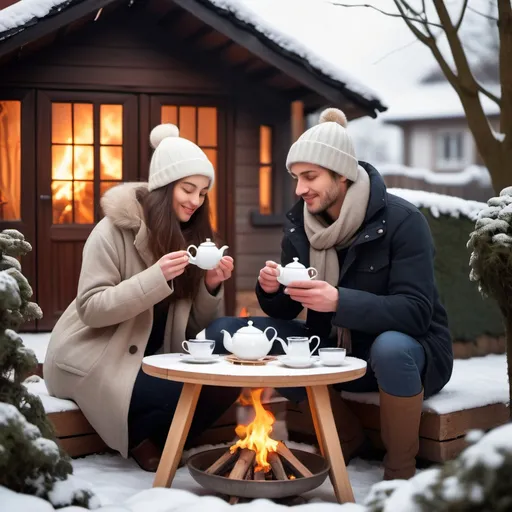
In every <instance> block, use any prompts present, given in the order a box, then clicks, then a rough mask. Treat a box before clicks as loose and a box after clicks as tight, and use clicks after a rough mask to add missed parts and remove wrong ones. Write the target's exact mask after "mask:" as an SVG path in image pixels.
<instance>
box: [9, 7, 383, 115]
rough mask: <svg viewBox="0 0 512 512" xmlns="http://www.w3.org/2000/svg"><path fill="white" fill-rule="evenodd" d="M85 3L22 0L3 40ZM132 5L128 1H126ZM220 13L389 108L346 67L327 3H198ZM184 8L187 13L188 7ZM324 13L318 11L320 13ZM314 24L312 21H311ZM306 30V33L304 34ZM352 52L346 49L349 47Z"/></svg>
mask: <svg viewBox="0 0 512 512" xmlns="http://www.w3.org/2000/svg"><path fill="white" fill-rule="evenodd" d="M83 1H85V0H19V1H18V2H17V3H15V4H13V5H11V6H9V7H7V8H5V9H3V10H2V11H0V41H1V40H2V39H5V38H7V37H11V36H12V35H15V34H16V33H18V32H20V31H22V30H24V29H25V28H27V27H29V26H32V25H34V24H35V23H37V21H38V20H41V19H43V18H45V17H48V16H51V15H54V14H56V13H59V12H61V11H63V10H64V9H66V8H68V7H71V6H72V5H74V4H77V3H81V2H83ZM126 1H127V3H131V2H130V0H126ZM196 1H197V3H199V4H201V5H203V6H205V7H207V8H209V9H212V10H214V11H215V12H216V13H217V14H219V15H221V16H224V17H225V18H228V19H231V21H232V22H235V23H237V24H238V25H242V26H243V28H244V29H246V30H251V31H253V33H255V34H256V36H257V37H258V38H260V39H263V40H264V42H265V43H271V44H273V45H276V46H277V47H278V48H279V49H280V51H281V52H284V53H285V54H286V55H287V56H289V57H291V58H292V59H296V60H298V59H300V60H301V61H303V63H305V64H306V68H309V69H308V71H309V72H311V73H315V74H317V75H319V76H321V77H323V79H325V80H327V81H330V84H331V85H334V86H335V87H338V88H339V90H340V92H342V93H343V94H346V95H347V96H348V97H350V96H351V95H352V97H353V98H355V101H356V103H357V98H361V99H363V100H364V101H365V102H369V103H370V108H371V109H375V110H378V111H384V110H386V106H384V105H383V103H382V101H381V99H380V97H379V95H378V94H377V93H376V92H375V91H374V90H373V89H371V88H370V87H368V86H366V85H365V84H363V83H362V82H361V81H359V80H358V79H356V78H355V75H358V73H357V72H356V73H353V72H350V71H347V70H346V69H345V68H344V66H343V53H344V52H343V51H340V52H333V51H332V49H333V48H337V47H338V44H337V29H339V27H337V26H336V23H335V21H336V20H334V22H333V20H331V19H330V16H329V15H328V11H327V10H326V9H331V10H332V9H334V11H337V9H336V8H334V7H333V6H332V5H330V4H329V3H328V2H325V1H324V0H196ZM184 7H185V8H187V9H189V8H190V7H189V6H188V5H185V4H184ZM319 10H320V12H319ZM312 17H313V18H314V19H316V22H313V24H312V23H310V20H311V19H312ZM305 26H307V30H305ZM347 51H348V49H347Z"/></svg>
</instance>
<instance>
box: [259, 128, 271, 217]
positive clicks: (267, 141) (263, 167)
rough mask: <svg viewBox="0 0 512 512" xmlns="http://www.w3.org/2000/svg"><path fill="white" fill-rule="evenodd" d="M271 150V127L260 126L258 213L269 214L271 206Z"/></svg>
mask: <svg viewBox="0 0 512 512" xmlns="http://www.w3.org/2000/svg"><path fill="white" fill-rule="evenodd" d="M273 166H274V159H273V151H272V128H271V127H270V126H265V125H262V126H260V163H259V191H260V197H259V205H260V214H262V215H270V214H272V213H273V208H272V192H273V191H272V180H273V174H274V173H273Z"/></svg>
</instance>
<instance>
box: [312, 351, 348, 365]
mask: <svg viewBox="0 0 512 512" xmlns="http://www.w3.org/2000/svg"><path fill="white" fill-rule="evenodd" d="M318 355H319V356H320V362H321V363H322V364H323V365H325V366H340V365H342V364H343V361H345V356H346V355H347V349H345V348H341V347H340V348H336V347H325V348H320V349H318Z"/></svg>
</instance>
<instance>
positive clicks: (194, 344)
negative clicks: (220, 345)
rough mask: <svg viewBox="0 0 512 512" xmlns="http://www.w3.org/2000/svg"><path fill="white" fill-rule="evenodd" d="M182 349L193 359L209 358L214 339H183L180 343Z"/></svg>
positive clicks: (211, 353) (213, 346)
mask: <svg viewBox="0 0 512 512" xmlns="http://www.w3.org/2000/svg"><path fill="white" fill-rule="evenodd" d="M181 346H182V347H183V350H184V351H185V352H188V353H189V354H190V355H191V356H192V357H193V358H194V359H211V357H212V355H213V349H214V348H215V341H213V340H185V341H183V342H182V343H181Z"/></svg>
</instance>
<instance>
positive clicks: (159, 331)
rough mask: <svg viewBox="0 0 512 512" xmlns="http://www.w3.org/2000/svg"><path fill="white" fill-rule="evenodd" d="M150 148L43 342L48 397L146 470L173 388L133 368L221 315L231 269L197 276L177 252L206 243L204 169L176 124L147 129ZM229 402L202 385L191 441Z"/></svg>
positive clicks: (171, 406)
mask: <svg viewBox="0 0 512 512" xmlns="http://www.w3.org/2000/svg"><path fill="white" fill-rule="evenodd" d="M150 140H151V144H152V146H153V147H154V148H155V152H154V153H153V157H152V159H151V163H150V169H149V181H148V183H126V184H122V185H119V186H116V187H114V188H112V189H110V190H109V191H108V192H106V193H105V195H104V196H103V197H102V199H101V206H102V208H103V212H104V214H105V217H104V218H103V219H102V220H101V221H100V222H99V223H98V224H97V225H96V226H95V228H94V229H93V231H92V232H91V234H90V236H89V238H88V239H87V242H86V244H85V247H84V251H83V259H82V268H81V272H80V280H79V284H78V294H77V297H76V299H75V300H74V301H73V302H72V303H71V304H70V306H69V307H68V308H67V309H66V311H65V312H64V314H63V315H62V316H61V317H60V319H59V321H58V322H57V324H56V326H55V328H54V330H53V332H52V335H51V340H50V345H49V347H48V352H47V355H46V360H45V363H44V378H45V382H46V385H47V387H48V390H49V392H50V393H51V394H52V395H54V396H57V397H60V398H70V399H72V400H74V401H75V402H76V403H77V404H78V406H79V407H80V409H81V410H82V412H83V413H84V415H85V417H86V418H87V419H88V420H89V422H90V423H91V425H92V426H93V427H94V429H95V430H96V432H98V434H99V435H100V436H101V437H102V439H103V440H104V441H105V443H106V444H107V445H108V446H110V447H111V448H113V449H115V450H118V451H119V452H120V453H121V454H122V455H123V456H124V457H127V455H128V453H131V455H132V456H133V457H134V458H135V460H136V461H137V462H138V464H139V465H140V466H141V467H142V468H143V469H146V470H148V471H155V470H156V468H157V465H158V461H159V457H160V454H161V451H162V448H163V445H164V444H165V439H166V435H167V432H168V430H169V426H170V423H171V421H172V416H173V414H174V410H175V408H176V405H177V402H178V399H179V395H180V392H181V387H182V385H181V383H178V382H171V381H166V380H162V379H158V378H154V377H150V376H148V375H146V374H145V373H143V372H142V370H141V364H142V358H143V357H144V356H147V355H152V354H155V353H162V352H163V353H166V352H181V351H182V348H181V342H182V341H183V340H185V339H189V338H192V337H194V336H196V334H197V333H198V332H199V331H201V330H203V329H204V328H206V327H207V326H208V324H210V322H212V321H213V320H214V319H215V318H217V317H219V316H220V315H221V314H222V309H223V307H222V306H223V286H222V283H223V281H225V280H226V279H229V277H231V273H232V272H233V259H232V258H231V257H229V256H224V257H223V258H222V259H221V261H220V262H219V264H218V266H217V268H215V269H213V270H209V271H206V272H205V271H203V270H201V269H199V268H198V267H196V266H195V265H191V264H189V261H188V256H187V253H186V251H185V250H184V249H185V248H186V247H187V246H188V245H190V244H195V245H196V246H197V245H198V244H200V243H202V242H203V241H204V240H205V239H206V238H213V236H212V228H211V225H210V220H209V214H210V212H209V206H208V191H209V190H210V189H211V187H212V185H213V182H214V169H213V166H212V164H211V163H210V161H209V160H208V158H207V157H206V155H205V154H204V152H203V151H202V150H201V149H200V148H199V147H198V146H196V145H195V144H194V143H192V142H190V141H188V140H186V139H183V138H180V137H179V131H178V128H177V127H176V126H174V125H160V126H157V127H156V128H154V129H153V131H152V132H151V137H150ZM238 393H239V390H237V389H232V388H220V389H217V388H213V387H210V386H206V387H204V388H203V391H202V393H201V397H200V399H199V403H198V407H197V412H196V415H195V417H194V422H193V423H192V428H191V434H192V435H194V434H198V433H199V432H201V431H202V430H204V429H205V428H207V427H208V426H209V425H210V424H212V423H213V422H214V421H215V420H216V419H217V417H219V416H220V415H221V414H222V413H223V412H224V411H225V410H226V409H227V408H229V406H230V405H231V404H232V403H233V402H234V401H235V400H236V399H237V396H238ZM206 406H207V408H208V409H206ZM206 411H208V412H206Z"/></svg>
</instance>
